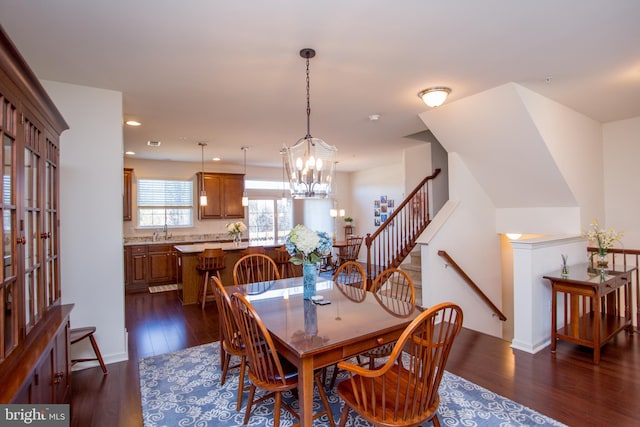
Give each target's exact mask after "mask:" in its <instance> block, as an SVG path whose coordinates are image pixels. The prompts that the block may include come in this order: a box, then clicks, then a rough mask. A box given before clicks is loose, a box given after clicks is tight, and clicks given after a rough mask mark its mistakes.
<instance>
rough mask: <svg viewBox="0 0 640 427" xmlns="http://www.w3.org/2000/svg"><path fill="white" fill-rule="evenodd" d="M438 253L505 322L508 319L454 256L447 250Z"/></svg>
mask: <svg viewBox="0 0 640 427" xmlns="http://www.w3.org/2000/svg"><path fill="white" fill-rule="evenodd" d="M438 255H440V256H441V257H442V258H444V259H445V260H446V261H447V263H448V264H449V265H450V266H451V267H453V269H454V270H455V271H456V272H457V273H458V274H459V275H460V277H462V278H463V279H464V281H465V282H466V283H467V285H469V287H470V288H471V289H473V291H474V292H475V293H476V294H478V296H479V297H480V298H481V299H482V301H484V303H485V304H486V305H488V306H489V308H490V309H491V311H493V312H494V313H495V315H496V316H498V318H499V319H500V320H502V321H503V322H504V321H505V320H507V316H505V315H504V314H503V313H502V311H500V309H499V308H498V307H496V305H495V304H494V303H493V302H492V301H491V300H490V299H489V297H488V296H487V295H486V294H485V293H484V292H482V289H480V288H479V287H478V285H476V283H475V282H474V281H473V280H471V277H469V275H468V274H467V273H465V271H464V270H463V269H462V267H460V266H459V265H458V263H457V262H455V261H454V260H453V258H451V256H450V255H449V254H448V253H447V251H438Z"/></svg>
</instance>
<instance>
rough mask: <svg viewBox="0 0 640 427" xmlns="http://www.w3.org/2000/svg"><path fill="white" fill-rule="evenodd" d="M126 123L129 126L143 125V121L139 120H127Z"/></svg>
mask: <svg viewBox="0 0 640 427" xmlns="http://www.w3.org/2000/svg"><path fill="white" fill-rule="evenodd" d="M125 123H126V124H127V125H129V126H140V125H142V123H140V122H139V121H137V120H127V121H126V122H125Z"/></svg>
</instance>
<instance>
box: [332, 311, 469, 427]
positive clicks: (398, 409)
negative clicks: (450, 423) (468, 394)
mask: <svg viewBox="0 0 640 427" xmlns="http://www.w3.org/2000/svg"><path fill="white" fill-rule="evenodd" d="M461 328H462V310H461V309H460V307H458V306H457V305H455V304H453V303H442V304H438V305H436V306H434V307H431V308H430V309H428V310H426V311H424V312H422V313H420V315H419V316H418V317H416V318H415V319H414V320H413V321H412V322H411V323H410V324H409V326H407V327H406V328H405V330H404V331H403V332H402V334H401V335H400V338H398V341H397V342H396V345H395V346H394V349H393V351H392V352H391V355H390V356H389V359H388V360H387V362H386V363H385V364H384V365H383V366H381V367H378V368H376V369H375V370H371V369H368V368H365V367H362V366H358V365H356V364H354V363H351V362H346V361H343V362H339V363H338V367H339V368H340V369H343V370H345V371H347V372H348V373H349V379H348V380H345V381H342V382H341V383H340V384H338V395H339V396H340V398H341V399H342V400H343V401H344V403H345V404H344V407H343V409H342V415H341V417H340V427H344V426H345V424H346V423H347V418H348V416H349V411H350V410H354V411H355V412H357V413H358V414H360V416H361V417H362V418H364V419H365V420H366V421H368V422H369V423H372V424H374V425H384V426H418V425H420V424H423V423H424V422H426V421H431V422H432V423H433V424H434V425H435V426H438V427H439V426H440V420H439V419H438V415H437V410H438V405H439V404H440V396H439V394H438V387H439V386H440V381H441V380H442V375H443V374H444V371H445V367H446V364H447V359H448V357H449V353H450V351H451V346H452V345H453V341H454V339H455V337H456V336H457V335H458V333H459V332H460V329H461ZM403 353H404V354H405V356H404V357H403V356H402V355H403Z"/></svg>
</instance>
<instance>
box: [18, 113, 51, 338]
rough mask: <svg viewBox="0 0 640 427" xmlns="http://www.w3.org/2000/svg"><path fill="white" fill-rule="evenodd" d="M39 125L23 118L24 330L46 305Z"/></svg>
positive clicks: (21, 238) (39, 316) (40, 313)
mask: <svg viewBox="0 0 640 427" xmlns="http://www.w3.org/2000/svg"><path fill="white" fill-rule="evenodd" d="M41 141H42V132H41V131H40V129H39V127H38V126H36V125H35V124H33V123H32V122H30V121H29V120H24V142H25V147H24V152H23V156H24V158H23V161H24V164H23V170H22V173H23V176H22V183H21V184H22V218H21V224H20V225H21V229H20V230H19V232H21V234H22V236H18V237H19V238H20V241H21V243H22V244H23V249H24V250H23V254H24V258H23V260H24V261H23V262H24V295H25V302H24V304H25V320H26V325H25V326H26V330H27V332H29V331H30V330H31V328H32V327H33V326H34V325H35V324H36V323H37V322H38V320H40V318H41V317H42V315H43V314H44V309H45V306H46V299H45V286H44V283H43V280H42V271H41V269H42V260H41V257H40V254H41V245H40V243H41V240H40V235H41V233H42V230H41V226H40V224H41V215H42V212H41V206H40V189H39V186H38V184H39V183H40V145H41Z"/></svg>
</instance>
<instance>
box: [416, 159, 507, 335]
mask: <svg viewBox="0 0 640 427" xmlns="http://www.w3.org/2000/svg"><path fill="white" fill-rule="evenodd" d="M449 189H450V200H451V201H452V202H456V201H457V202H459V203H458V204H457V206H456V207H455V209H454V210H453V212H449V209H442V210H441V211H440V212H439V213H438V214H437V215H436V218H435V219H434V222H436V223H438V224H440V220H439V217H440V216H442V215H449V216H448V219H447V220H446V221H444V222H443V223H442V224H441V225H440V228H439V229H438V231H437V233H435V234H433V235H429V237H428V239H429V240H428V241H425V240H424V239H425V238H427V237H426V236H424V238H423V236H421V238H420V239H419V241H418V242H419V243H421V244H423V245H422V305H423V306H425V307H431V306H433V305H435V304H438V303H440V302H444V301H451V302H453V303H456V304H458V305H459V306H460V307H461V308H462V311H463V312H464V326H465V327H466V328H469V329H473V330H476V331H480V332H484V333H486V334H489V335H493V336H497V337H501V336H502V321H500V320H499V319H498V318H497V317H495V316H494V315H493V312H492V311H491V309H490V308H489V307H487V306H486V305H485V304H484V302H483V301H482V300H481V299H480V297H478V296H477V295H476V293H475V292H474V291H473V290H472V289H471V288H470V287H469V286H468V285H467V284H466V283H465V282H464V280H463V279H462V278H461V277H460V275H459V274H458V273H456V272H455V271H454V270H453V268H450V267H449V266H448V265H447V264H446V262H445V260H444V259H443V258H442V257H440V256H439V255H438V251H439V250H444V251H446V252H447V253H448V254H449V255H450V256H451V257H452V258H453V260H454V261H455V262H456V263H457V264H458V265H460V267H462V269H463V270H464V271H465V272H466V273H467V274H468V275H469V276H470V277H471V279H472V280H473V281H474V282H475V283H476V285H478V287H479V288H480V289H482V290H483V292H484V293H485V294H486V295H487V296H488V297H489V299H490V300H491V301H492V302H493V304H494V305H496V306H497V307H498V308H500V307H501V306H502V292H501V266H500V261H501V253H500V237H499V236H498V235H497V234H496V232H495V207H494V205H493V203H492V202H491V200H490V199H489V197H488V195H487V194H486V193H485V192H484V190H483V189H482V187H480V185H479V184H478V182H477V181H476V180H475V178H474V177H473V176H472V175H471V173H470V171H469V169H468V168H467V166H466V165H465V163H464V161H463V160H462V159H461V158H460V156H459V155H458V154H457V153H449ZM450 204H451V203H450Z"/></svg>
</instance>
